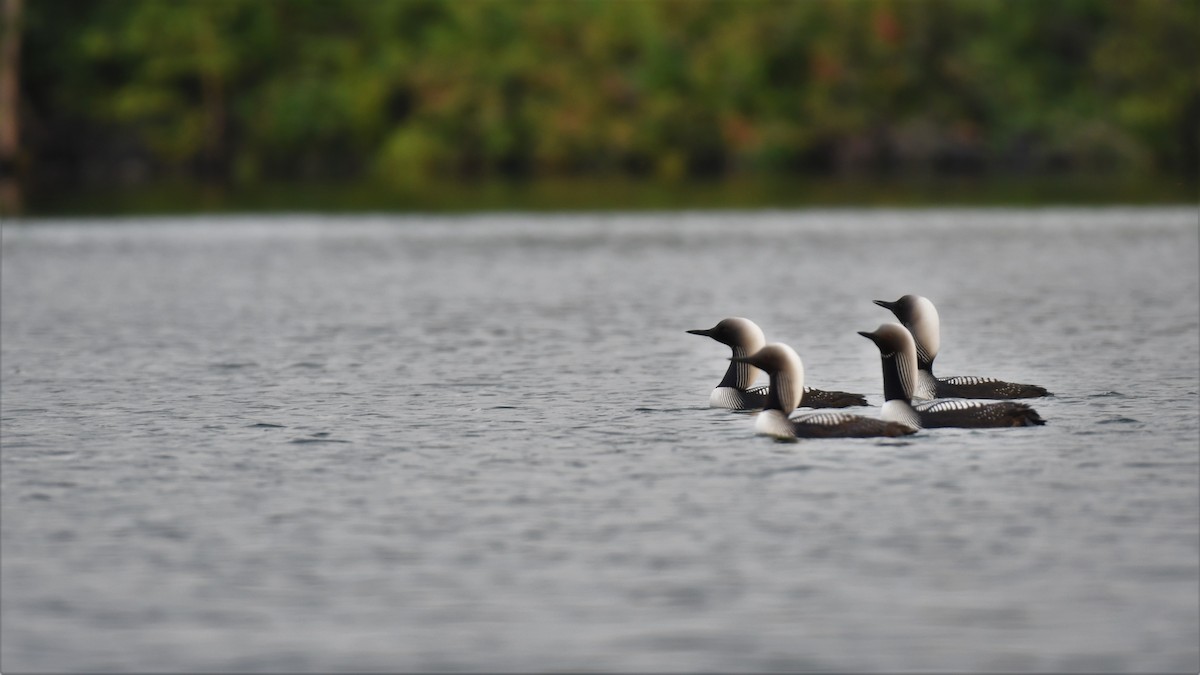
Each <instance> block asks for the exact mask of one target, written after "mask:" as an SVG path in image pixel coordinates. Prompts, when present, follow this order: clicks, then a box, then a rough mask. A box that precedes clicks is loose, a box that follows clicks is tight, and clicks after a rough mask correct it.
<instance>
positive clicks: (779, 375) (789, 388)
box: [763, 366, 804, 416]
mask: <svg viewBox="0 0 1200 675" xmlns="http://www.w3.org/2000/svg"><path fill="white" fill-rule="evenodd" d="M789 371H790V372H789ZM803 391H804V371H803V366H796V367H792V368H788V369H787V370H784V369H781V370H778V371H776V372H774V373H771V387H770V389H768V390H767V402H766V404H764V405H763V410H778V411H780V412H782V413H783V414H784V415H785V416H786V415H790V414H792V411H794V410H795V409H796V408H797V407H799V406H800V397H801V396H802V395H803Z"/></svg>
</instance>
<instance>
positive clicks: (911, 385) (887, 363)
mask: <svg viewBox="0 0 1200 675" xmlns="http://www.w3.org/2000/svg"><path fill="white" fill-rule="evenodd" d="M880 360H881V361H882V362H883V398H884V400H885V401H904V402H906V403H907V402H911V401H912V396H913V391H915V390H916V388H917V383H916V377H917V370H916V363H915V361H916V359H913V358H911V355H908V354H904V353H903V352H893V353H891V354H884V355H883V356H882V357H881V359H880Z"/></svg>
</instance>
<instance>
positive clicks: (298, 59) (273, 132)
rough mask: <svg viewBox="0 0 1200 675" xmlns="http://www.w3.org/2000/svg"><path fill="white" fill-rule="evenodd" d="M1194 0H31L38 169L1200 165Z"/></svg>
mask: <svg viewBox="0 0 1200 675" xmlns="http://www.w3.org/2000/svg"><path fill="white" fill-rule="evenodd" d="M1198 27H1200V2H1195V1H1193V0H1055V1H1054V2H1009V1H1002V0H977V1H974V2H952V1H941V0H909V1H894V2H893V1H884V0H861V1H854V2H822V1H817V0H813V1H805V2H801V1H795V0H786V1H784V0H760V1H758V2H743V1H738V0H653V1H651V0H645V1H616V0H574V1H570V2H568V1H563V0H525V1H521V2H517V1H515V0H505V1H496V0H455V1H438V0H402V1H387V0H385V1H381V2H366V1H344V2H328V1H324V0H178V1H174V2H165V1H163V0H92V1H91V2H86V3H85V2H79V1H77V0H32V1H31V2H28V3H27V4H26V6H25V16H24V26H23V30H24V33H23V35H24V45H25V46H24V50H23V62H22V92H23V96H24V102H23V104H22V106H23V107H22V120H23V121H24V124H23V125H22V127H23V129H24V134H25V147H26V153H27V154H28V156H29V160H28V162H27V166H28V173H29V174H30V176H31V177H32V178H33V179H34V180H36V179H38V177H39V176H40V177H43V178H45V179H46V180H54V179H58V178H62V179H64V180H65V179H68V178H79V179H83V180H85V181H91V182H96V181H100V182H103V181H107V180H123V181H125V182H145V181H151V180H154V179H157V178H160V177H162V176H174V177H175V178H180V177H188V178H192V177H203V178H208V179H216V180H219V181H227V182H229V183H231V184H234V185H238V186H247V185H255V184H261V183H266V182H270V181H279V180H296V179H306V180H313V179H315V180H341V179H361V178H370V179H372V180H376V181H379V182H381V183H382V184H384V185H389V186H394V187H397V188H406V189H416V190H420V189H422V188H423V187H424V186H427V185H429V184H430V183H431V182H433V181H438V180H441V179H445V178H462V177H480V176H484V177H487V176H505V177H558V178H561V177H564V176H579V175H586V176H608V177H612V176H627V177H635V178H636V177H653V178H654V179H656V180H666V181H670V180H675V179H683V178H695V177H713V176H735V177H736V176H745V175H758V174H771V175H781V174H797V173H799V174H820V175H830V174H833V175H846V174H854V175H880V174H882V175H889V174H900V175H947V174H963V173H968V174H970V173H979V172H1000V173H1004V174H1007V175H1012V174H1035V175H1036V174H1038V173H1047V172H1059V171H1070V172H1083V173H1119V174H1144V173H1148V172H1154V173H1166V174H1172V175H1176V176H1178V175H1183V176H1195V175H1196V174H1197V172H1198V171H1200V158H1198V153H1200V151H1198V147H1200V46H1198V45H1200V39H1198V38H1200V34H1198V31H1197V28H1198Z"/></svg>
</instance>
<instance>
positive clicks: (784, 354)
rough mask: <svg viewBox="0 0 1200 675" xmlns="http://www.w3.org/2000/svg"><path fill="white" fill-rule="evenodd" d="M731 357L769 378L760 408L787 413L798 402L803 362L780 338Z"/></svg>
mask: <svg viewBox="0 0 1200 675" xmlns="http://www.w3.org/2000/svg"><path fill="white" fill-rule="evenodd" d="M730 360H731V361H733V362H735V363H748V364H750V365H752V366H754V367H756V368H760V369H762V370H763V371H765V372H766V373H767V375H768V376H770V378H771V388H770V390H768V392H767V404H766V405H765V406H764V409H766V410H771V409H778V410H782V411H783V412H784V414H788V413H791V412H792V411H793V410H795V409H796V408H797V407H798V406H799V405H800V397H801V396H803V394H804V363H803V362H802V361H800V356H799V355H798V354H796V350H794V349H792V348H791V347H789V346H787V345H785V344H783V343H782V342H772V343H771V344H769V345H767V346H765V347H763V348H762V349H759V350H758V351H756V352H754V353H753V354H750V355H748V356H735V357H733V358H732V359H730Z"/></svg>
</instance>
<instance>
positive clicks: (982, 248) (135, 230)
mask: <svg viewBox="0 0 1200 675" xmlns="http://www.w3.org/2000/svg"><path fill="white" fill-rule="evenodd" d="M1197 231H1198V225H1197V213H1196V210H1195V209H1194V208H1183V209H1158V210H1140V209H1099V210H1037V211H1008V210H982V211H970V210H966V211H937V210H935V211H886V210H881V211H829V212H819V211H797V212H775V213H761V212H754V213H749V212H748V213H713V214H698V213H694V214H688V213H683V214H654V215H577V216H521V215H503V216H476V217H461V218H459V217H452V218H422V217H404V218H400V217H395V218H394V217H385V216H378V217H344V218H342V217H339V218H322V217H313V216H296V217H271V218H249V217H248V218H231V219H204V218H201V219H178V220H153V219H150V220H133V221H114V220H71V221H36V222H26V223H6V224H5V226H4V228H3V261H2V262H3V267H2V277H0V278H2V282H3V283H2V296H0V299H2V304H0V312H2V314H0V317H2V322H0V327H2V328H0V331H2V332H0V338H2V341H0V345H2V352H0V356H2V358H0V367H2V370H0V386H2V388H0V403H2V417H3V420H2V421H3V424H2V427H0V431H2V451H3V452H2V459H3V465H2V468H3V472H2V474H0V475H2V482H3V483H2V484H3V489H2V491H0V494H2V500H3V501H2V508H3V521H2V542H0V543H2V549H0V550H2V554H0V555H2V558H0V560H2V563H3V565H2V568H0V571H2V587H3V588H2V591H3V592H2V598H3V600H2V609H3V615H2V619H3V623H2V631H3V636H2V637H3V640H2V641H0V657H2V664H0V669H3V671H4V672H6V673H17V672H22V671H31V670H53V671H97V670H107V671H133V670H154V671H192V672H195V671H230V670H233V671H276V672H278V671H368V670H392V671H403V670H422V671H430V670H488V671H495V670H550V669H570V670H582V669H590V670H608V671H614V670H623V671H629V670H640V671H647V670H673V671H691V670H701V669H703V670H723V671H745V670H753V671H764V670H813V669H823V670H846V671H866V670H877V671H878V670H886V671H899V670H908V671H912V670H937V669H940V670H952V671H965V670H988V671H1072V670H1073V671H1086V672H1094V671H1171V670H1174V671H1186V672H1192V673H1194V672H1197V670H1198V669H1200V653H1198V648H1197V640H1196V638H1197V633H1198V631H1200V620H1198V613H1200V607H1198V602H1200V600H1198V593H1200V588H1198V585H1200V582H1198V575H1200V562H1198V556H1200V515H1198V514H1200V497H1198V495H1200V473H1198V459H1200V458H1198V444H1200V422H1198V417H1200V413H1198V394H1197V392H1198V390H1200V356H1198V352H1200V324H1198V322H1200V262H1198V260H1197V258H1198V242H1197ZM904 293H920V294H923V295H926V296H929V297H930V298H932V299H933V300H934V301H935V302H936V303H937V304H938V308H939V310H940V313H941V316H942V329H943V330H942V354H941V356H940V357H939V359H938V365H939V367H940V371H941V372H940V374H943V375H954V374H963V375H990V376H996V377H1002V378H1005V379H1010V380H1015V381H1020V382H1032V383H1037V384H1041V385H1044V386H1046V387H1048V388H1049V389H1051V390H1052V391H1053V392H1055V393H1056V394H1057V395H1056V396H1055V397H1053V398H1049V399H1042V400H1038V401H1035V402H1034V404H1035V406H1036V407H1037V409H1038V410H1039V411H1040V412H1041V413H1042V415H1043V416H1044V417H1046V418H1047V419H1048V420H1049V424H1048V425H1047V426H1045V427H1042V428H1031V429H1003V430H933V431H926V432H923V433H921V434H919V435H917V436H914V437H910V438H907V439H903V440H887V441H877V440H825V441H809V442H802V443H795V444H782V443H775V442H772V441H770V440H767V439H763V438H758V437H755V436H754V435H753V420H752V418H751V417H750V416H748V415H739V414H734V413H729V412H725V411H717V410H710V409H708V408H707V407H706V405H707V397H708V392H709V390H710V389H711V387H712V386H714V385H715V384H716V382H717V380H718V379H719V378H720V374H721V372H722V371H723V369H724V367H725V365H726V363H727V362H726V360H725V359H726V358H727V356H728V353H727V350H726V349H724V348H723V347H721V346H720V345H718V344H717V343H715V342H712V341H711V340H708V339H705V338H700V337H696V336H693V335H688V334H686V333H685V332H684V330H685V329H689V328H706V327H709V326H711V325H712V324H714V323H715V322H716V321H717V320H718V319H720V318H722V317H724V316H729V315H742V316H748V317H751V318H753V319H755V320H756V321H757V322H758V323H759V324H760V325H762V326H763V328H764V330H765V331H766V332H767V336H768V338H769V339H772V340H782V341H785V342H788V343H790V344H791V345H792V346H793V347H795V348H796V350H797V351H798V352H799V353H800V354H801V356H802V357H803V358H804V359H805V365H806V370H807V375H808V384H809V385H811V386H816V387H823V388H831V389H843V390H847V391H858V392H863V393H866V394H868V398H869V400H870V403H871V407H869V408H863V409H861V410H860V411H859V412H862V413H865V414H878V411H879V406H880V404H881V403H882V396H881V395H880V394H881V391H882V385H881V380H880V374H879V361H878V352H877V350H876V349H875V347H874V345H872V344H871V343H870V342H869V341H867V340H864V339H862V338H861V337H859V336H857V335H856V334H855V332H856V331H859V330H871V329H873V328H875V327H876V326H877V325H878V324H879V323H881V322H882V321H885V320H889V319H890V318H891V316H890V314H888V313H887V312H886V311H884V310H882V309H881V308H879V307H876V306H875V305H873V304H872V303H871V300H872V299H895V298H897V297H899V296H900V295H902V294H904Z"/></svg>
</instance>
